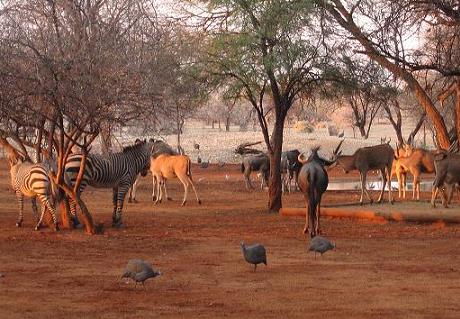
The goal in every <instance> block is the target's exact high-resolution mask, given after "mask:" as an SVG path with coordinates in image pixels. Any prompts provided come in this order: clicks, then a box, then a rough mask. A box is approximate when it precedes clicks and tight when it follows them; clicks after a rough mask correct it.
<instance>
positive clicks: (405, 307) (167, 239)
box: [0, 162, 460, 319]
mask: <svg viewBox="0 0 460 319" xmlns="http://www.w3.org/2000/svg"><path fill="white" fill-rule="evenodd" d="M193 171H194V179H195V180H196V181H197V188H198V192H199V194H200V196H201V197H202V199H203V205H201V206H199V205H197V204H196V202H194V201H193V197H192V196H190V199H189V202H188V206H186V207H180V201H179V199H180V198H182V190H181V186H180V185H178V184H177V183H170V193H171V195H172V196H173V198H174V199H175V200H174V201H172V202H168V203H164V204H161V205H159V206H153V205H152V204H151V202H149V197H150V179H149V178H148V179H145V180H143V183H142V186H141V189H140V193H139V196H138V197H139V200H140V203H138V204H127V206H126V210H125V213H124V221H125V224H126V228H125V229H123V230H113V229H111V228H110V227H109V225H110V220H111V195H110V193H109V192H106V191H99V190H98V191H91V192H87V193H86V197H85V198H86V199H87V203H88V205H89V207H90V209H91V211H92V212H93V216H94V218H95V220H96V221H100V222H103V223H104V224H105V226H106V232H105V234H104V235H98V236H91V237H90V236H87V235H85V234H84V233H83V232H82V231H81V230H74V231H62V232H59V233H57V234H55V233H53V232H51V230H49V229H44V230H42V231H39V232H35V231H33V230H32V228H33V223H32V218H31V213H30V205H29V204H26V208H27V211H26V214H25V222H24V226H23V228H21V229H17V228H16V227H15V226H14V223H15V220H16V217H17V210H16V203H15V199H14V196H13V194H12V192H11V191H10V190H9V186H8V184H7V183H8V177H7V175H6V172H7V171H6V167H5V163H4V162H2V163H1V165H0V172H1V173H0V201H1V203H2V205H1V206H0V210H1V215H0V216H1V217H0V218H1V223H0V273H3V274H4V275H5V277H3V278H0V318H46V317H50V318H79V319H80V318H157V317H158V318H223V317H229V318H244V317H246V318H280V317H285V318H321V317H322V318H459V317H460V257H459V256H460V226H459V225H447V226H445V227H439V225H436V224H434V225H432V224H417V223H409V224H406V223H396V222H390V223H386V224H375V223H369V222H358V221H353V220H348V219H323V220H322V227H323V230H324V232H325V234H326V236H328V237H330V238H331V239H333V240H334V241H336V243H337V250H336V251H333V252H328V253H327V254H325V255H324V256H323V257H322V258H318V259H317V260H315V259H314V258H313V255H311V254H308V253H307V252H306V245H307V240H306V238H305V237H304V235H303V234H302V233H301V232H302V229H303V222H304V220H303V219H302V218H285V217H280V216H277V215H268V214H266V213H265V211H264V209H265V207H266V201H267V199H266V193H265V192H261V191H254V192H246V191H245V190H244V189H243V181H242V176H241V174H240V173H239V172H238V168H237V167H236V166H231V167H224V168H223V169H218V168H216V167H215V166H212V167H211V168H210V169H207V170H203V169H200V168H198V167H194V170H193ZM333 175H334V174H333ZM336 175H340V174H339V173H337V174H335V175H334V177H335V176H336ZM337 177H339V176H337ZM358 195H359V194H358V192H333V193H332V192H330V193H326V196H325V199H324V201H325V204H328V205H332V204H337V203H344V202H350V201H353V200H356V199H357V198H358ZM374 196H375V194H374ZM427 196H428V194H424V197H425V198H426V197H427ZM284 203H285V206H292V207H299V206H302V197H301V195H300V194H295V195H290V196H286V197H285V199H284ZM395 205H403V204H401V203H396V204H395ZM453 207H454V208H451V209H452V210H458V211H459V213H460V209H459V208H460V206H459V203H458V201H456V202H455V203H454V205H453ZM426 209H429V205H428V204H427V205H426ZM242 240H244V241H245V242H247V243H253V242H260V243H263V244H264V245H265V246H266V247H267V251H268V266H267V267H264V266H260V267H258V271H257V272H256V273H253V272H252V268H251V267H250V266H249V265H248V264H246V263H245V262H244V261H243V260H242V255H241V252H240V248H239V243H240V242H241V241H242ZM130 258H143V259H146V260H148V261H150V262H152V263H153V264H154V266H155V267H157V268H158V269H160V270H161V271H162V273H163V275H162V276H160V277H158V278H155V279H153V280H150V281H148V282H147V284H146V287H147V290H146V291H144V290H142V289H141V288H139V287H138V288H137V289H136V288H135V287H134V284H133V283H129V284H126V283H125V282H124V281H122V280H120V279H119V277H120V275H121V273H122V271H123V269H124V266H125V265H126V262H127V260H128V259H130Z"/></svg>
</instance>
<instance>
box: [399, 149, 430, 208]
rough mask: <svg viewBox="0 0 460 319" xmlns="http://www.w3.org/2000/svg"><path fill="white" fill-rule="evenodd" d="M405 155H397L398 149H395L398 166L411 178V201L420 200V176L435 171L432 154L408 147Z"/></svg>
mask: <svg viewBox="0 0 460 319" xmlns="http://www.w3.org/2000/svg"><path fill="white" fill-rule="evenodd" d="M404 148H405V155H400V154H399V148H397V149H396V154H397V155H396V159H397V161H398V164H399V165H401V167H402V168H403V169H404V170H405V171H407V172H410V173H411V174H412V175H413V176H414V179H413V185H414V186H413V189H412V199H416V200H419V199H420V174H421V173H433V172H434V171H435V166H434V158H433V154H432V153H431V152H429V151H427V150H424V149H422V148H412V147H411V146H409V145H406V146H405V147H404Z"/></svg>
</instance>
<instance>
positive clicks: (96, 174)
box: [65, 140, 153, 228]
mask: <svg viewBox="0 0 460 319" xmlns="http://www.w3.org/2000/svg"><path fill="white" fill-rule="evenodd" d="M152 146H153V142H152V141H149V142H146V141H145V140H144V141H141V142H139V143H136V144H134V145H132V146H127V147H125V148H124V149H123V151H122V152H119V153H113V154H109V155H106V156H103V155H96V154H88V156H87V159H86V166H85V171H84V173H83V178H82V181H81V184H80V187H79V189H78V190H77V192H78V195H80V194H81V192H82V191H83V190H84V189H85V188H86V186H88V185H89V186H93V187H96V188H113V215H112V227H117V228H118V227H121V226H122V220H121V213H122V209H123V202H124V199H125V195H126V193H127V192H128V190H129V188H130V187H131V185H132V184H133V183H134V181H135V179H136V177H137V175H138V174H139V173H144V174H146V171H147V170H148V169H149V167H150V156H151V153H152ZM82 157H83V155H82V154H72V155H70V156H69V157H68V159H67V161H66V164H65V173H66V174H68V177H69V179H70V183H71V185H72V186H74V185H75V182H76V179H77V176H78V172H79V171H80V163H81V160H82ZM69 202H70V212H71V214H72V216H74V218H75V216H76V203H75V201H74V200H72V199H70V200H69Z"/></svg>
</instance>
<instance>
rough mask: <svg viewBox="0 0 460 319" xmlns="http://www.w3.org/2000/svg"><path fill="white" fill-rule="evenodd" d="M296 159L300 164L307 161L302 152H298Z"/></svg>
mask: <svg viewBox="0 0 460 319" xmlns="http://www.w3.org/2000/svg"><path fill="white" fill-rule="evenodd" d="M297 160H298V161H299V162H300V163H302V164H305V163H306V162H307V160H306V159H305V156H304V155H303V153H300V154H299V156H297Z"/></svg>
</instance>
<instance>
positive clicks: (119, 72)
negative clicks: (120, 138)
mask: <svg viewBox="0 0 460 319" xmlns="http://www.w3.org/2000/svg"><path fill="white" fill-rule="evenodd" d="M144 15H145V12H143V10H142V6H141V5H140V2H136V1H131V0H111V1H94V2H93V1H86V0H85V1H83V0H81V1H72V2H69V1H59V0H39V1H34V2H23V1H19V0H11V1H7V2H5V6H4V8H3V12H2V15H1V16H0V26H1V27H0V30H1V31H0V50H1V53H2V55H1V57H0V69H1V70H2V72H1V73H0V79H1V81H0V82H1V84H0V101H1V102H0V103H1V104H0V107H1V109H0V124H1V127H0V128H1V132H2V135H3V136H6V137H10V138H12V139H13V140H14V141H15V142H17V143H16V145H19V146H18V147H19V149H20V151H21V152H22V153H24V154H26V156H27V154H28V149H27V148H26V147H28V146H29V147H33V148H34V149H35V150H36V151H37V155H38V156H37V158H38V159H40V157H41V154H43V155H44V156H45V157H46V158H48V159H51V158H52V157H54V158H55V160H56V166H57V167H56V169H55V171H54V176H53V179H54V180H55V182H56V183H57V184H58V185H59V186H60V187H61V188H62V189H63V190H64V191H65V193H66V194H67V195H68V196H69V197H71V198H72V199H74V200H75V201H76V202H77V204H78V205H79V207H80V208H81V210H82V212H83V222H84V223H85V226H86V231H87V232H88V233H94V224H93V221H92V217H91V214H90V213H89V211H88V209H87V208H86V205H85V204H84V202H83V201H82V200H81V198H80V194H79V192H78V189H79V183H80V181H81V178H82V176H83V174H82V173H83V171H84V167H85V160H83V161H82V164H81V167H80V173H79V175H78V178H77V181H76V183H75V185H74V186H73V187H72V186H71V185H68V184H66V182H65V181H64V178H63V172H64V164H65V162H66V160H67V158H68V156H69V154H70V153H71V151H72V149H73V147H74V146H75V145H76V146H79V147H80V148H81V149H82V152H83V155H84V158H85V156H86V154H87V152H88V150H89V147H90V145H91V143H92V141H93V140H94V139H95V138H96V137H97V136H98V134H99V132H100V131H101V125H102V124H103V123H117V122H120V121H124V120H125V119H126V118H129V117H130V116H132V114H135V113H136V112H137V111H136V106H137V105H138V103H136V101H137V100H136V98H137V97H138V96H139V94H138V91H139V80H138V79H139V76H138V74H139V70H142V66H140V65H139V62H140V61H141V59H138V58H133V57H134V55H135V54H136V52H137V51H136V49H137V48H138V45H137V43H138V38H137V37H135V36H134V35H133V32H131V31H132V30H134V29H136V28H135V27H136V26H139V24H137V22H140V21H142V18H141V17H142V16H144ZM133 40H136V41H133ZM137 56H138V57H139V55H137ZM63 222H64V224H67V226H68V220H67V219H66V218H65V216H64V218H63ZM64 226H66V225H64Z"/></svg>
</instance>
